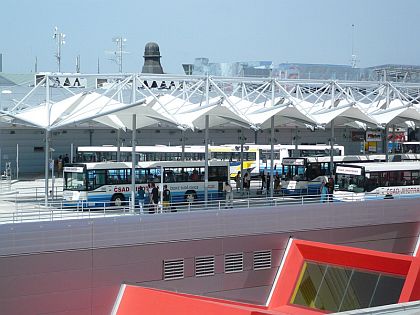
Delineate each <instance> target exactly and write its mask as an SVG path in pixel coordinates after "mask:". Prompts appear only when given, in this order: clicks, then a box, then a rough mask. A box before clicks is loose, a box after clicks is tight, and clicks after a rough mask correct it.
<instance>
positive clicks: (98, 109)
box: [9, 92, 127, 129]
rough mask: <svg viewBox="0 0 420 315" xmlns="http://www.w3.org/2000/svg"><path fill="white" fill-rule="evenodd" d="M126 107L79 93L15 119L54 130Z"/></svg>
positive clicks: (93, 93) (21, 113)
mask: <svg viewBox="0 0 420 315" xmlns="http://www.w3.org/2000/svg"><path fill="white" fill-rule="evenodd" d="M125 107H127V105H125V104H122V103H120V102H118V101H115V100H113V99H111V98H109V97H106V96H103V95H101V94H98V93H95V92H91V93H80V94H76V95H73V96H71V97H69V98H67V99H64V100H62V101H60V102H57V103H54V104H50V105H49V106H48V105H47V104H41V105H39V106H37V107H32V108H30V109H26V110H23V111H21V112H20V113H18V114H16V115H12V114H9V115H10V116H12V117H13V118H15V119H18V120H20V121H23V122H25V123H28V124H30V125H32V126H35V127H39V128H43V129H56V128H60V127H63V126H65V125H68V124H72V123H77V122H82V121H86V120H90V119H92V118H93V117H95V116H99V115H106V114H107V113H112V112H114V111H119V110H121V109H123V108H125Z"/></svg>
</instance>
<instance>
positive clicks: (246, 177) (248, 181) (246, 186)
mask: <svg viewBox="0 0 420 315" xmlns="http://www.w3.org/2000/svg"><path fill="white" fill-rule="evenodd" d="M243 181H244V184H243V185H244V190H245V191H246V192H247V193H248V194H249V187H250V185H251V179H250V178H249V174H248V172H246V173H245V175H244V179H243Z"/></svg>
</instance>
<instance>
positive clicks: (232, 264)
mask: <svg viewBox="0 0 420 315" xmlns="http://www.w3.org/2000/svg"><path fill="white" fill-rule="evenodd" d="M243 270H244V254H243V253H240V254H226V255H225V273H231V272H241V271H243Z"/></svg>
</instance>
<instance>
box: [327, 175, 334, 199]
mask: <svg viewBox="0 0 420 315" xmlns="http://www.w3.org/2000/svg"><path fill="white" fill-rule="evenodd" d="M326 186H327V189H328V201H329V202H332V201H333V194H334V179H333V178H332V177H330V178H329V179H328V183H327V184H326Z"/></svg>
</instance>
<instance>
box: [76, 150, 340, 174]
mask: <svg viewBox="0 0 420 315" xmlns="http://www.w3.org/2000/svg"><path fill="white" fill-rule="evenodd" d="M330 149H331V147H330V146H329V145H324V144H316V145H299V146H298V150H297V151H296V150H295V146H294V145H283V144H276V145H275V146H274V165H275V168H276V169H281V162H282V160H283V158H287V157H292V156H301V157H308V156H329V155H330ZM117 152H118V148H117V147H116V146H109V145H105V146H80V147H77V152H76V162H83V163H87V162H101V161H117ZM240 154H241V145H239V144H225V145H216V146H214V145H211V146H209V159H211V160H221V161H229V163H230V177H231V178H234V177H235V175H236V174H237V173H238V171H240V170H241V163H240V161H241V156H240ZM136 155H137V156H136V158H137V160H138V161H181V160H182V156H184V160H186V161H203V160H204V155H205V147H204V146H202V145H190V146H185V147H184V153H183V152H182V146H165V145H156V146H136ZM334 155H338V156H343V155H344V147H343V146H339V145H334ZM242 159H243V163H242V169H243V170H244V172H248V173H249V174H250V176H251V177H254V178H255V177H259V176H260V174H261V172H270V169H271V160H270V159H271V146H270V145H259V144H244V145H243V156H242ZM120 161H127V162H129V161H131V147H120Z"/></svg>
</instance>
